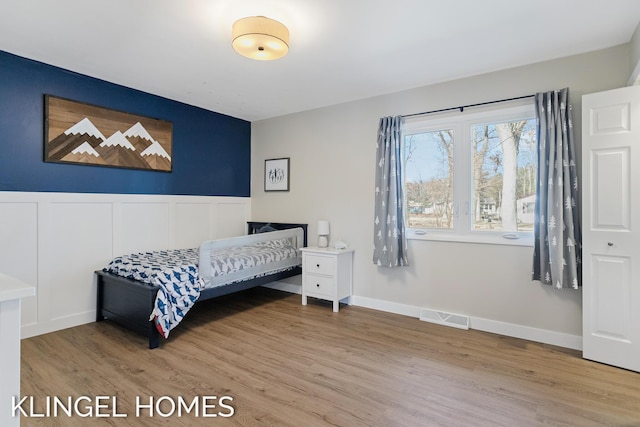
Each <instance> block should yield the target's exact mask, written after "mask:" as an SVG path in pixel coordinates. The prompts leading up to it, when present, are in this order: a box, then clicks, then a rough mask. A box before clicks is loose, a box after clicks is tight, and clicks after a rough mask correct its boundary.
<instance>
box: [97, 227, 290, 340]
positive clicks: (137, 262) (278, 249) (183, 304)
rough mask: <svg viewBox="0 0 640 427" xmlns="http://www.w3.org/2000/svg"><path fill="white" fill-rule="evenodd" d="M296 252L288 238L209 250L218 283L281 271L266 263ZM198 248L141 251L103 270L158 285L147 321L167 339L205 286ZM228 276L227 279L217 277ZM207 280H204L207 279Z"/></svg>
mask: <svg viewBox="0 0 640 427" xmlns="http://www.w3.org/2000/svg"><path fill="white" fill-rule="evenodd" d="M299 256H300V255H299V251H298V250H297V249H296V248H295V247H293V246H291V244H290V242H289V240H288V239H277V240H269V241H264V242H257V243H254V244H252V245H246V246H238V247H232V248H227V249H221V250H218V251H212V252H211V271H212V275H213V276H215V277H216V278H217V281H216V283H218V285H223V284H229V283H232V282H237V281H241V280H248V279H252V278H254V277H257V276H261V275H264V274H266V273H265V272H269V273H273V272H275V271H279V270H282V268H277V269H274V270H271V271H270V270H269V269H268V264H269V263H274V265H278V264H279V262H281V261H283V260H287V259H297V258H299ZM198 261H199V249H198V248H192V249H175V250H166V251H154V252H140V253H136V254H130V255H125V256H120V257H117V258H115V259H113V260H112V261H111V262H110V263H109V265H108V266H107V267H106V268H105V269H104V270H105V271H107V272H109V273H112V274H116V275H118V276H122V277H126V278H128V279H133V280H138V281H141V282H144V283H148V284H150V285H156V286H160V291H158V294H157V296H156V302H155V307H154V309H153V311H152V313H151V316H150V320H154V322H155V324H156V327H157V329H158V331H159V332H160V333H161V334H162V335H163V336H164V337H165V338H167V337H168V336H169V331H171V329H173V328H175V327H176V326H177V325H178V323H180V321H181V320H182V319H183V318H184V316H185V315H186V314H187V312H188V311H189V310H190V309H191V307H193V305H194V304H195V302H196V301H197V300H198V298H199V297H200V292H201V291H202V289H204V287H205V280H204V278H202V277H200V275H199V273H198ZM224 276H228V277H229V278H230V281H228V282H224V280H220V279H221V278H223V277H224ZM208 281H209V280H207V282H208Z"/></svg>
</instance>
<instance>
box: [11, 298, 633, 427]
mask: <svg viewBox="0 0 640 427" xmlns="http://www.w3.org/2000/svg"><path fill="white" fill-rule="evenodd" d="M146 345H147V343H146V340H145V339H144V338H143V337H142V336H138V335H135V334H133V333H130V332H128V331H125V330H124V329H121V328H120V327H118V326H116V325H114V324H113V323H111V322H108V321H107V322H101V323H93V324H88V325H83V326H79V327H75V328H71V329H67V330H63V331H59V332H55V333H51V334H47V335H42V336H38V337H33V338H29V339H25V340H23V341H22V389H21V394H22V396H33V399H34V402H35V408H36V410H35V413H38V411H39V413H44V411H45V399H46V397H47V396H51V398H52V397H53V396H58V397H60V398H64V399H66V398H67V397H68V396H71V397H72V398H73V399H74V400H75V399H76V398H78V397H79V396H87V397H96V396H115V399H116V402H115V403H112V404H111V406H109V407H107V409H102V410H101V414H103V415H110V414H113V413H114V412H115V414H119V415H122V414H125V415H127V417H113V416H110V417H103V418H96V417H95V416H94V417H91V418H89V417H86V418H83V417H80V416H78V415H75V414H76V413H75V412H74V415H73V416H71V417H69V416H67V415H64V414H62V415H61V414H58V417H57V418H53V417H48V418H46V417H41V418H35V417H22V424H21V425H22V426H41V425H47V426H89V425H90V426H102V425H116V426H127V425H131V426H157V425H168V426H197V425H208V426H292V427H301V426H349V427H352V426H509V427H513V426H581V427H582V426H602V425H609V426H640V374H638V373H634V372H630V371H625V370H622V369H618V368H614V367H611V366H607V365H602V364H598V363H594V362H590V361H586V360H583V359H582V358H581V357H580V352H577V351H573V350H567V349H563V348H558V347H553V346H548V345H542V344H537V343H532V342H528V341H524V340H519V339H514V338H507V337H503V336H498V335H493V334H488V333H484V332H479V331H474V330H470V331H464V330H459V329H454V328H449V327H445V326H437V325H433V324H430V323H426V322H421V321H419V320H418V319H414V318H409V317H405V316H399V315H394V314H388V313H383V312H378V311H374V310H369V309H364V308H360V307H351V306H344V305H343V306H341V309H340V312H339V313H333V312H332V311H331V307H330V303H325V302H321V301H317V300H310V303H309V305H307V306H302V305H301V304H300V296H299V295H293V294H287V293H282V292H279V291H274V290H270V289H265V288H257V289H254V290H250V291H246V292H244V293H241V294H237V295H231V296H227V297H223V298H220V299H217V300H211V301H205V302H202V303H200V304H199V305H197V306H196V308H194V310H192V312H191V313H189V314H188V315H187V318H186V319H185V320H184V321H183V323H182V324H181V325H180V326H179V327H178V328H176V330H174V331H173V332H172V333H171V336H170V338H169V340H167V341H164V342H162V343H161V347H160V348H158V349H155V350H148V349H147V348H146ZM150 396H151V397H153V398H154V399H155V400H161V402H162V405H161V406H160V414H165V415H166V414H170V413H171V410H172V407H171V404H172V402H174V403H175V402H178V403H179V400H178V399H179V396H182V398H183V400H184V401H185V402H188V403H192V402H193V400H194V399H196V402H200V401H199V400H197V399H198V398H199V397H202V396H217V397H218V398H219V397H220V396H230V397H231V398H232V400H227V401H226V402H225V401H222V403H224V405H227V407H226V408H225V406H217V407H216V408H214V409H213V410H212V409H211V408H209V409H208V410H207V414H208V415H211V414H215V413H217V412H218V411H219V412H220V413H221V414H225V415H228V414H230V413H231V411H232V410H233V416H231V417H222V416H218V417H216V418H211V417H208V418H203V417H202V416H201V415H202V413H201V412H199V413H198V415H200V416H198V417H196V416H195V412H194V411H193V408H192V411H191V412H190V413H186V414H185V413H183V414H182V416H181V417H179V416H177V409H176V410H175V411H174V412H173V415H172V416H168V417H162V416H160V415H159V414H158V413H157V412H155V411H154V414H153V417H151V416H150V414H149V411H148V410H145V409H144V408H143V411H142V414H141V416H140V417H136V397H138V398H139V399H141V400H140V401H141V402H142V403H144V404H147V403H149V399H150ZM164 396H168V397H167V398H164ZM110 402H113V401H110ZM102 403H103V404H104V401H102ZM200 403H201V402H200ZM208 403H209V404H211V403H213V404H219V403H220V402H217V401H215V400H209V401H208ZM113 406H115V409H114V408H113ZM228 406H230V407H232V408H233V409H229V408H228ZM80 407H81V408H82V406H80ZM25 408H28V405H25ZM199 408H200V409H201V408H202V406H201V404H200V406H199ZM145 411H146V412H145ZM85 412H86V411H85ZM185 412H186V411H185ZM94 414H95V413H94Z"/></svg>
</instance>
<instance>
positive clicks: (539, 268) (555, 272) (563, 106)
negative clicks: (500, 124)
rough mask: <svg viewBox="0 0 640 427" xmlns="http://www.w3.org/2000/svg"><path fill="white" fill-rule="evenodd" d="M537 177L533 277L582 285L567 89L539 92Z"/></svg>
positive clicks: (563, 285) (564, 285)
mask: <svg viewBox="0 0 640 427" xmlns="http://www.w3.org/2000/svg"><path fill="white" fill-rule="evenodd" d="M535 103H536V121H537V132H538V177H537V184H538V187H537V197H536V211H535V213H536V219H537V220H536V222H535V225H534V233H535V245H534V253H533V280H539V281H540V282H541V283H544V284H547V285H551V286H554V287H556V288H558V289H560V288H573V289H578V288H579V287H580V286H582V263H581V256H582V236H581V229H580V217H579V212H578V206H579V203H578V175H577V171H576V156H575V148H574V142H573V125H572V123H571V106H570V105H569V89H568V88H565V89H562V90H559V91H552V92H546V93H537V94H536V97H535Z"/></svg>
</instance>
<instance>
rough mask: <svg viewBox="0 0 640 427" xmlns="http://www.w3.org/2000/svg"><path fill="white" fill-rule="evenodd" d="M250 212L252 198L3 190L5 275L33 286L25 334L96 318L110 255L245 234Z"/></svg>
mask: <svg viewBox="0 0 640 427" xmlns="http://www.w3.org/2000/svg"><path fill="white" fill-rule="evenodd" d="M250 213H251V199H250V198H248V197H247V198H244V197H213V196H172V195H133V194H84V193H25V192H0V272H2V273H5V274H8V275H11V276H13V277H16V278H18V279H20V280H22V281H24V282H26V283H28V284H32V285H34V286H35V287H36V296H35V297H29V298H25V299H24V300H23V306H22V307H23V308H22V337H23V338H26V337H30V336H34V335H40V334H44V333H48V332H53V331H56V330H59V329H64V328H68V327H72V326H77V325H80V324H83V323H89V322H92V321H94V320H95V304H96V283H95V277H94V274H93V272H94V271H95V270H99V269H101V268H103V267H104V266H106V265H107V263H108V262H109V260H110V259H112V258H113V257H115V256H118V255H122V254H125V253H131V252H137V251H147V250H153V249H167V248H170V249H173V248H186V247H197V246H199V245H200V243H202V242H203V241H205V240H211V239H214V238H218V237H220V236H224V237H230V236H233V235H241V234H245V233H246V222H247V221H249V220H250Z"/></svg>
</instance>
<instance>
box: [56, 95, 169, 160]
mask: <svg viewBox="0 0 640 427" xmlns="http://www.w3.org/2000/svg"><path fill="white" fill-rule="evenodd" d="M44 124H45V131H44V161H45V162H53V163H72V164H77V165H92V166H108V167H116V168H127V169H141V170H149V171H160V172H171V171H172V161H171V156H172V148H173V125H172V123H171V122H168V121H165V120H159V119H153V118H150V117H144V116H139V115H136V114H130V113H125V112H122V111H117V110H112V109H108V108H103V107H98V106H96V105H91V104H86V103H83V102H77V101H72V100H69V99H64V98H59V97H56V96H52V95H45V119H44Z"/></svg>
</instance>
